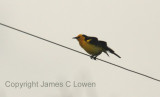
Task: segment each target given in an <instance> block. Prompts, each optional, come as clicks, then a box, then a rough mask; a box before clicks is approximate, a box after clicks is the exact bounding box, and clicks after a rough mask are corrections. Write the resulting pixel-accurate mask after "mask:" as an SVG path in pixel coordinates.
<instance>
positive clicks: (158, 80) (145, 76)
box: [0, 23, 160, 82]
mask: <svg viewBox="0 0 160 97" xmlns="http://www.w3.org/2000/svg"><path fill="white" fill-rule="evenodd" d="M0 25H2V26H5V27H8V28H11V29H13V30H16V31H19V32H22V33H24V34H27V35H30V36H33V37H35V38H38V39H41V40H44V41H47V42H50V43H52V44H55V45H58V46H61V47H63V48H66V49H69V50H72V51H75V52H77V53H80V54H83V55H86V56H90V55H88V54H85V53H82V52H80V51H77V50H75V49H72V48H70V47H67V46H64V45H61V44H59V43H56V42H53V41H50V40H47V39H45V38H42V37H39V36H36V35H33V34H30V33H28V32H25V31H22V30H19V29H17V28H14V27H11V26H8V25H5V24H3V23H0ZM97 60H99V61H102V62H105V63H108V64H110V65H113V66H116V67H118V68H121V69H124V70H126V71H129V72H132V73H135V74H138V75H141V76H144V77H147V78H149V79H152V80H155V81H158V82H160V80H159V79H156V78H154V77H151V76H148V75H146V74H142V73H139V72H137V71H134V70H131V69H127V68H125V67H122V66H119V65H117V64H114V63H111V62H108V61H105V60H102V59H99V58H97Z"/></svg>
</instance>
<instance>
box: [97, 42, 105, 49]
mask: <svg viewBox="0 0 160 97" xmlns="http://www.w3.org/2000/svg"><path fill="white" fill-rule="evenodd" d="M98 45H99V46H100V47H102V48H104V49H107V42H105V41H98Z"/></svg>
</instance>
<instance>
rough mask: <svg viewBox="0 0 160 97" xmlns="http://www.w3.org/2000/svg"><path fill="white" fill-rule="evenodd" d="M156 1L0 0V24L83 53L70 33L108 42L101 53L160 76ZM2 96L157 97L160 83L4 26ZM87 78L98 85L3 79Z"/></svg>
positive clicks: (0, 37) (0, 46)
mask: <svg viewBox="0 0 160 97" xmlns="http://www.w3.org/2000/svg"><path fill="white" fill-rule="evenodd" d="M159 5H160V1H159V0H0V14H1V15H0V22H2V23H5V24H8V25H10V26H13V27H16V28H19V29H21V30H24V31H27V32H30V33H32V34H35V35H39V36H41V37H44V38H46V39H49V40H51V41H54V42H57V43H60V44H63V45H65V46H68V47H71V48H73V49H76V50H79V51H82V52H84V53H85V51H84V50H83V49H82V48H81V47H80V46H79V44H78V42H77V41H76V40H73V39H72V37H74V36H77V35H78V34H81V33H82V34H86V35H89V36H97V37H98V38H99V39H100V40H105V41H107V43H108V46H110V47H111V48H112V49H113V50H115V52H116V53H117V54H119V55H120V56H121V57H122V59H119V58H117V57H115V56H114V55H111V54H110V57H108V56H107V55H106V54H102V55H100V56H99V58H102V59H104V60H107V61H109V62H113V63H116V64H118V65H120V66H123V67H126V68H129V69H132V70H135V71H138V72H141V73H144V74H147V75H149V76H152V77H155V78H158V79H160V61H159V58H160V51H159V50H160V45H159V44H160V38H159V36H160V28H159V27H160V6H159ZM0 53H1V54H0V76H1V78H0V97H66V96H68V97H75V96H76V97H159V96H160V92H159V90H160V83H159V82H156V81H154V80H151V79H148V78H145V77H143V76H139V75H137V74H133V73H130V72H128V71H125V70H122V69H119V68H116V67H114V66H111V65H109V64H106V63H103V62H100V61H94V60H91V59H90V58H89V57H86V56H83V55H80V54H78V53H75V52H73V51H70V50H67V49H64V48H61V47H58V46H56V45H52V44H50V43H47V42H44V41H42V40H39V39H36V38H33V37H30V36H27V35H25V34H22V33H20V32H17V31H14V30H12V29H8V28H6V27H2V26H0ZM7 80H9V81H19V82H21V81H43V80H44V81H59V82H60V81H66V80H70V81H74V80H75V81H80V82H81V81H88V82H96V85H97V86H96V88H33V89H31V90H29V89H26V88H24V89H14V88H6V87H5V86H4V83H5V81H7Z"/></svg>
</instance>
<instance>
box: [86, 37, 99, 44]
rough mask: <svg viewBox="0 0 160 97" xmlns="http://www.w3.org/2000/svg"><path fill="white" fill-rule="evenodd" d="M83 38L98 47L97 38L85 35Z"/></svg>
mask: <svg viewBox="0 0 160 97" xmlns="http://www.w3.org/2000/svg"><path fill="white" fill-rule="evenodd" d="M83 36H84V37H85V41H86V42H88V43H90V44H93V45H98V39H97V38H96V37H90V36H86V35H83Z"/></svg>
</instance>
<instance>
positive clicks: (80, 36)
mask: <svg viewBox="0 0 160 97" xmlns="http://www.w3.org/2000/svg"><path fill="white" fill-rule="evenodd" d="M85 36H86V35H84V34H79V35H78V36H76V37H73V39H77V40H78V41H83V40H85Z"/></svg>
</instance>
